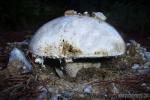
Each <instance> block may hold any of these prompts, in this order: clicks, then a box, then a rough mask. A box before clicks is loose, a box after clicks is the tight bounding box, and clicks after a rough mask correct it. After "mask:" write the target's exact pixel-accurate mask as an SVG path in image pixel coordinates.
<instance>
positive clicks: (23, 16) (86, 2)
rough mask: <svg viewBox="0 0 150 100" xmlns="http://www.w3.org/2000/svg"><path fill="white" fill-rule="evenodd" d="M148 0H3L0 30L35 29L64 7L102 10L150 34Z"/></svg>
mask: <svg viewBox="0 0 150 100" xmlns="http://www.w3.org/2000/svg"><path fill="white" fill-rule="evenodd" d="M149 6H150V5H149V3H148V0H1V1H0V32H7V31H31V32H33V31H35V30H36V29H37V28H38V27H39V26H41V25H42V24H44V23H45V22H47V21H49V20H51V19H53V18H56V17H58V16H62V15H63V13H64V11H65V10H68V9H74V10H77V11H78V12H84V11H88V12H92V11H101V12H103V13H104V14H105V15H106V16H107V18H108V19H107V22H108V23H110V24H112V25H113V26H114V27H115V28H117V29H118V30H119V31H121V32H123V33H125V34H130V35H136V34H138V35H144V36H149V34H150V9H149Z"/></svg>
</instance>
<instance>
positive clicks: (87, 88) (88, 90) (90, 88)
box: [83, 85, 92, 95]
mask: <svg viewBox="0 0 150 100" xmlns="http://www.w3.org/2000/svg"><path fill="white" fill-rule="evenodd" d="M83 92H84V94H88V95H89V94H91V93H92V86H91V85H86V86H85V87H84V89H83Z"/></svg>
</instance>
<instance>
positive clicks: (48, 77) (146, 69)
mask: <svg viewBox="0 0 150 100" xmlns="http://www.w3.org/2000/svg"><path fill="white" fill-rule="evenodd" d="M0 34H1V35H0V100H1V99H3V100H5V99H11V100H14V99H15V100H18V99H20V100H25V99H28V100H35V99H36V100H43V99H44V100H47V99H48V100H57V99H58V100H81V99H82V100H91V99H92V100H99V99H102V100H107V99H118V98H119V99H145V100H146V99H148V98H150V94H149V93H150V59H149V58H148V57H147V58H145V56H146V55H145V52H148V53H149V54H150V52H149V50H150V37H144V36H138V35H136V36H132V35H130V36H127V37H126V43H127V45H128V46H127V52H126V54H125V55H123V56H120V57H116V58H112V59H106V60H102V61H101V64H102V65H101V67H100V69H94V68H89V69H83V70H81V71H79V73H78V75H77V77H76V78H63V79H61V78H59V77H58V76H57V75H56V73H55V72H54V71H53V69H52V68H49V67H47V68H46V69H45V68H42V67H40V66H39V65H37V64H35V63H34V62H32V66H33V73H31V74H16V72H15V71H14V70H15V68H12V67H9V68H8V67H7V64H8V61H9V54H10V51H11V50H12V47H11V46H10V45H8V44H9V43H13V42H21V41H23V40H26V39H30V37H32V33H31V32H7V33H0ZM129 37H130V38H129ZM128 39H132V40H135V41H136V42H135V41H130V42H129V41H128ZM138 43H139V44H141V45H140V47H139V46H138V45H139V44H138ZM143 48H146V49H147V51H142V50H143ZM141 53H142V54H141ZM142 55H144V56H142ZM145 59H146V60H145ZM136 65H137V66H138V67H137V68H135V66H136ZM10 70H11V71H10Z"/></svg>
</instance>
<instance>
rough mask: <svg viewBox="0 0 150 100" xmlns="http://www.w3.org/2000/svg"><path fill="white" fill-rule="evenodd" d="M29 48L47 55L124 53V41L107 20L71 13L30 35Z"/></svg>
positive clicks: (76, 55)
mask: <svg viewBox="0 0 150 100" xmlns="http://www.w3.org/2000/svg"><path fill="white" fill-rule="evenodd" d="M29 50H30V52H31V53H33V54H34V55H38V56H45V57H57V58H70V57H107V56H118V55H122V54H124V53H125V42H124V40H123V39H122V37H121V36H120V34H119V32H117V30H116V29H115V28H113V27H112V26H111V25H109V24H108V23H107V22H105V21H100V20H98V19H96V18H93V17H89V16H79V15H70V16H63V17H59V18H56V19H54V20H52V21H49V22H48V23H46V24H44V25H43V26H42V27H41V28H39V29H38V30H37V32H36V33H35V35H34V36H33V37H32V39H31V42H30V45H29Z"/></svg>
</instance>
